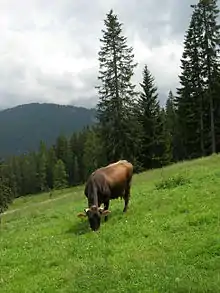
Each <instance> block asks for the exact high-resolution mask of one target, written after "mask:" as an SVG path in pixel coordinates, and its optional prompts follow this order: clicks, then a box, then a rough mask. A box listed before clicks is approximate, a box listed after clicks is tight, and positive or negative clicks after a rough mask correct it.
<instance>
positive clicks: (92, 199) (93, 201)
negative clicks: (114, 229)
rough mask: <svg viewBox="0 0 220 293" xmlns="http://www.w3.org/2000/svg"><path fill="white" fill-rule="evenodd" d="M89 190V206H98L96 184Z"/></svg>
mask: <svg viewBox="0 0 220 293" xmlns="http://www.w3.org/2000/svg"><path fill="white" fill-rule="evenodd" d="M89 191H90V192H89V207H91V206H96V207H97V208H98V205H99V203H98V195H97V188H96V186H94V185H92V186H91V188H90V190H89Z"/></svg>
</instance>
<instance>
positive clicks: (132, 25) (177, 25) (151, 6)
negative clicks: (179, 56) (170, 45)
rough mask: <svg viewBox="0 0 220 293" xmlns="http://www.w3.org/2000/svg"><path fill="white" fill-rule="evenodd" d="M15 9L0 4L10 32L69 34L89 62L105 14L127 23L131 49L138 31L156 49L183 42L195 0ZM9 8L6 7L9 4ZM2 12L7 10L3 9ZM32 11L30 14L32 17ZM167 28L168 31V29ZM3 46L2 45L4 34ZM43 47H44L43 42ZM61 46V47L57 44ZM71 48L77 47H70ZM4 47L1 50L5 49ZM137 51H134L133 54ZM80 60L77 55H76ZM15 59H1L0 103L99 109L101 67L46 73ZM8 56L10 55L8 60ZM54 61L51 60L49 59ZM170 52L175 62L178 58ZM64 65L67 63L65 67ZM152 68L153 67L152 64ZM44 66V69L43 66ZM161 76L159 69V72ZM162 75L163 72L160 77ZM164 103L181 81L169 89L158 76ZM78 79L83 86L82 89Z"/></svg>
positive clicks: (67, 0) (67, 2)
mask: <svg viewBox="0 0 220 293" xmlns="http://www.w3.org/2000/svg"><path fill="white" fill-rule="evenodd" d="M9 2H11V3H12V4H13V5H12V4H11V7H9V8H7V7H6V8H7V9H6V8H5V7H2V6H1V5H2V4H0V19H1V16H2V14H3V13H5V15H6V13H8V14H12V15H13V17H12V19H13V21H12V22H11V23H10V25H8V27H7V31H6V32H5V34H7V33H9V34H11V33H13V32H15V31H17V32H20V33H22V32H23V31H24V32H30V33H33V34H34V33H35V32H36V31H37V32H41V31H47V32H48V31H49V32H51V34H53V33H56V32H58V31H61V32H66V34H67V35H68V38H69V40H70V41H71V43H70V44H69V47H68V51H71V48H74V45H75V44H77V45H79V46H80V52H79V53H78V57H80V56H81V57H85V58H87V59H88V62H89V61H90V60H91V59H94V58H96V59H97V58H98V50H99V47H100V42H99V38H100V37H101V36H102V33H101V30H102V29H103V28H104V19H105V17H106V13H108V12H109V10H110V9H111V8H113V10H114V12H115V13H117V14H118V17H119V21H120V22H123V24H124V26H123V31H124V34H125V35H126V36H127V37H128V43H129V45H131V43H132V40H133V37H134V34H135V33H137V34H138V35H139V36H140V38H141V40H142V41H143V42H144V43H145V44H147V47H148V48H150V49H152V50H154V48H155V47H158V46H160V45H161V43H162V42H163V39H164V38H169V39H171V40H178V41H180V42H182V41H183V38H184V33H185V30H186V29H187V27H188V23H189V19H190V15H191V8H190V4H193V3H196V2H197V1H196V0H184V1H182V0H163V1H161V0H149V1H145V0H121V1H116V0H108V1H103V0H95V1H88V0H82V1H78V2H77V1H72V0H64V1H58V0H56V1H52V0H48V1H43V0H39V1H37V2H36V3H37V4H36V7H34V6H33V5H34V4H33V3H34V2H32V1H29V2H27V1H25V0H20V1H19V3H18V2H17V1H15V0H14V1H12V0H11V1H9ZM6 6H7V5H6ZM1 8H2V9H1ZM3 8H4V9H3ZM27 11H28V13H27ZM167 29H168V31H167ZM0 40H1V41H0V45H1V42H3V41H2V40H3V39H2V38H1V32H0ZM39 45H40V44H39ZM58 45H59V44H58ZM71 46H72V47H71ZM0 49H1V48H0ZM134 53H135V52H134ZM75 56H76V55H75ZM12 57H13V58H12V59H10V58H9V57H7V59H4V56H3V55H2V54H1V59H0V105H1V107H8V106H10V105H17V104H19V103H23V102H27V101H29V102H30V101H47V100H48V101H50V102H51V101H52V100H54V101H55V102H59V101H69V103H71V104H75V105H80V106H87V107H90V106H91V107H94V105H95V103H96V102H97V91H96V90H95V85H97V83H98V80H97V75H98V67H95V66H94V67H93V68H91V69H86V70H82V71H81V72H80V73H78V74H75V75H73V74H70V73H69V72H67V71H66V72H62V73H60V74H58V73H57V72H56V73H55V72H54V73H53V74H52V73H43V71H42V70H41V68H40V67H39V68H37V67H34V66H33V65H31V64H29V61H30V60H29V59H26V61H25V57H26V56H25V51H24V56H20V57H22V58H23V61H19V60H20V59H16V56H12ZM5 58H6V57H5ZM48 58H50V56H48ZM174 58H175V57H174V55H172V53H171V54H170V59H171V61H172V59H174ZM61 65H62V64H61ZM151 65H152V67H153V63H152V64H151ZM39 66H40V65H39ZM143 66H144V64H143V63H141V64H139V65H138V69H137V77H136V83H137V84H138V83H139V82H140V80H139V78H142V74H141V72H142V70H143ZM157 72H159V70H157ZM161 75H162V74H161ZM155 78H156V81H157V80H158V83H157V86H158V90H159V94H160V99H161V103H162V104H164V101H165V99H166V97H167V95H168V91H169V89H172V90H175V88H176V86H177V83H178V80H177V78H178V77H177V76H176V80H170V81H169V84H167V86H164V85H163V86H161V84H160V83H159V81H160V80H161V79H163V77H162V76H155ZM78 80H79V81H80V82H81V83H82V87H81V88H80V87H78V86H77V82H78Z"/></svg>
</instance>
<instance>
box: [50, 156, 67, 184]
mask: <svg viewBox="0 0 220 293" xmlns="http://www.w3.org/2000/svg"><path fill="white" fill-rule="evenodd" d="M53 181H54V188H55V189H61V188H65V187H67V185H68V184H67V173H66V170H65V164H64V163H63V161H62V160H61V159H59V160H58V161H57V162H56V165H55V167H54V178H53Z"/></svg>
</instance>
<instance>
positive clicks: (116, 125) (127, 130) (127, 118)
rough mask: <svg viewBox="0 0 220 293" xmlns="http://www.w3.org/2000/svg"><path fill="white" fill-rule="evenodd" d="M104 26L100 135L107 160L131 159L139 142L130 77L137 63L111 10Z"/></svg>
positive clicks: (134, 94) (99, 116)
mask: <svg viewBox="0 0 220 293" xmlns="http://www.w3.org/2000/svg"><path fill="white" fill-rule="evenodd" d="M104 25H105V30H102V32H103V38H102V39H100V41H101V43H102V46H101V49H100V51H99V62H100V70H99V76H98V80H99V81H101V84H100V85H99V86H97V88H98V94H99V101H98V105H97V118H98V121H99V129H100V135H101V139H102V141H103V143H104V149H105V152H106V155H107V160H108V161H116V160H118V159H122V158H125V159H128V160H134V156H135V154H136V150H137V145H138V140H137V139H136V137H135V136H136V135H137V125H136V121H135V115H134V105H135V100H136V94H137V93H136V92H135V85H133V84H132V82H131V78H132V76H133V74H134V68H135V67H136V65H137V64H136V63H134V62H133V58H134V54H133V48H132V47H128V45H127V38H126V37H125V36H123V35H122V24H121V23H120V22H119V20H118V16H117V15H116V14H114V13H113V10H110V12H109V13H108V14H107V17H106V19H105V20H104Z"/></svg>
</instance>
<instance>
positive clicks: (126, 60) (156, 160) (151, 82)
mask: <svg viewBox="0 0 220 293" xmlns="http://www.w3.org/2000/svg"><path fill="white" fill-rule="evenodd" d="M191 9H192V13H191V18H190V22H189V25H188V28H187V30H186V32H185V35H184V40H183V53H182V58H181V74H180V75H179V87H178V88H177V89H175V90H176V94H175V95H174V94H173V92H174V89H170V92H169V94H168V97H167V101H166V105H165V107H162V106H160V102H159V95H158V89H157V84H156V80H155V78H154V76H153V75H152V74H151V72H150V70H149V68H148V65H147V64H145V66H144V68H143V76H142V80H140V88H141V90H140V91H137V90H136V85H135V84H133V83H132V82H131V78H132V76H133V75H134V69H135V67H136V66H138V64H136V63H135V62H134V53H133V48H132V47H131V46H129V45H128V44H127V38H126V37H125V36H124V34H123V24H122V23H121V22H120V20H119V18H118V16H117V14H115V13H114V12H113V10H112V9H111V10H110V11H109V12H108V13H107V14H106V18H105V21H104V28H103V30H102V32H103V37H102V39H100V42H101V46H100V50H99V52H98V59H99V75H98V77H97V79H98V84H97V86H96V88H97V93H98V103H97V107H96V113H97V116H96V118H97V123H96V124H95V125H93V126H91V127H86V128H84V129H83V130H82V131H80V132H77V133H76V132H74V133H73V134H72V136H70V137H65V136H62V135H60V136H59V137H57V140H56V143H55V144H54V145H53V146H51V147H46V145H45V143H44V141H41V143H40V145H39V148H38V151H36V152H30V153H26V154H23V155H20V156H10V157H9V158H7V159H6V160H2V162H1V163H0V213H1V212H3V211H4V210H5V209H7V207H8V205H9V204H10V203H11V201H12V200H13V199H14V198H16V197H20V196H25V195H28V194H36V193H40V192H45V191H48V190H53V189H60V188H65V187H68V186H74V185H78V184H82V183H84V182H85V180H86V178H87V176H88V175H89V174H90V173H91V172H92V171H93V170H95V169H96V168H98V167H101V166H104V165H106V164H108V163H111V162H114V161H116V160H119V159H127V160H129V161H131V162H132V163H133V165H134V169H135V172H136V173H137V172H141V171H143V170H147V169H153V168H161V167H163V166H166V165H169V164H172V163H175V162H178V161H182V160H190V159H194V158H199V157H202V156H208V155H210V154H213V153H217V152H219V150H220V95H219V93H220V72H219V60H220V59H219V44H220V31H219V28H220V26H219V24H218V16H219V10H218V7H217V0H200V1H198V3H197V4H196V5H191Z"/></svg>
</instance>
